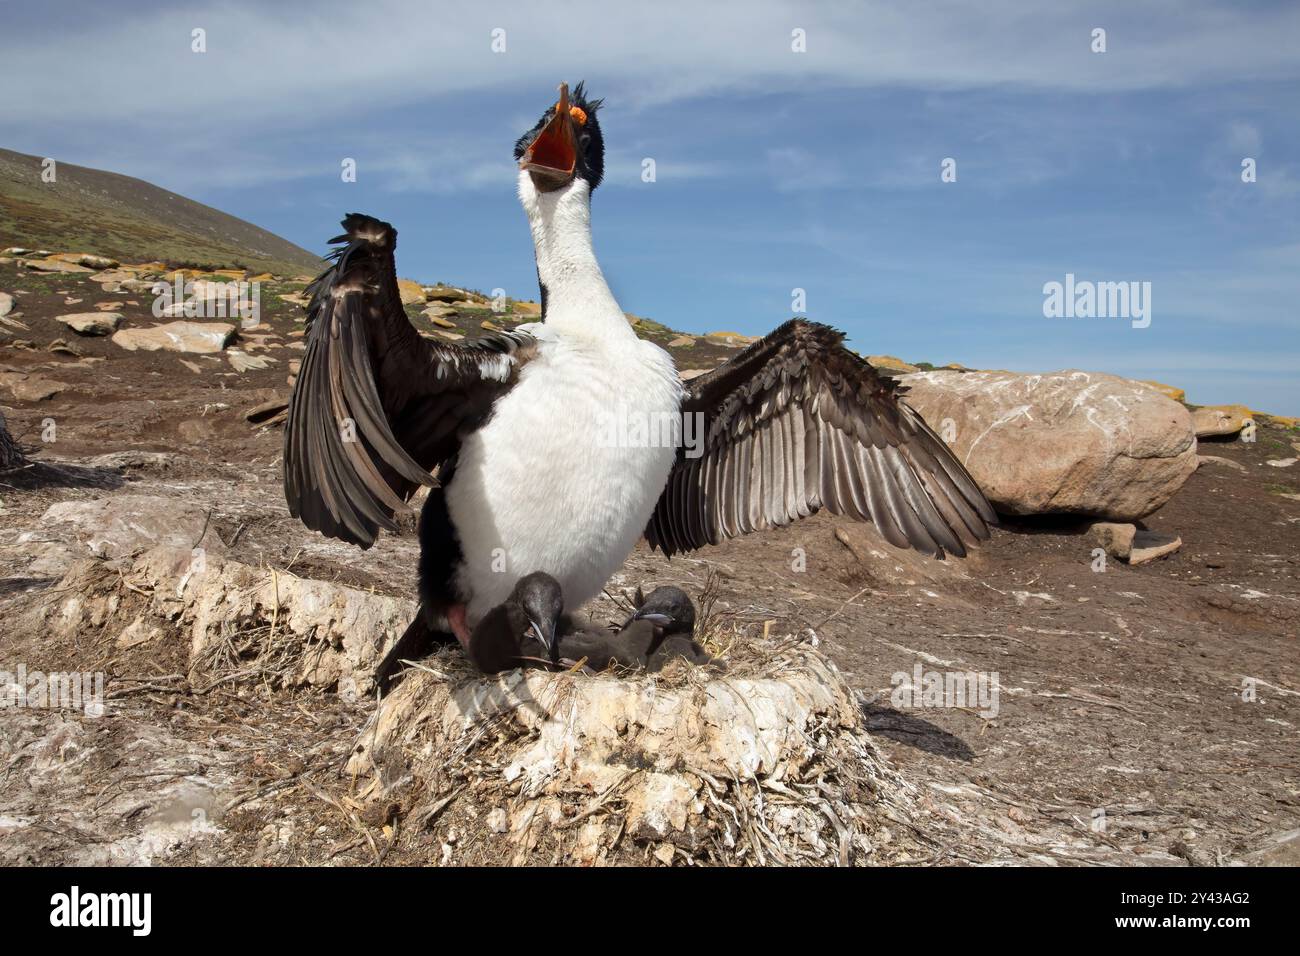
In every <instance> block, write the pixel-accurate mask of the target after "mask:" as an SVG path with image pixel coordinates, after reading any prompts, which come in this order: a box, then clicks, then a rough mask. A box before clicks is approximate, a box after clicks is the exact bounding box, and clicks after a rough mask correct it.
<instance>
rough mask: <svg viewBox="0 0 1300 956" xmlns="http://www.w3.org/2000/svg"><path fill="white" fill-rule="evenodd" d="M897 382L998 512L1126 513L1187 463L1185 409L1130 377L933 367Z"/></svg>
mask: <svg viewBox="0 0 1300 956" xmlns="http://www.w3.org/2000/svg"><path fill="white" fill-rule="evenodd" d="M899 381H900V382H902V383H904V384H905V385H907V386H908V388H909V390H908V392H907V395H906V398H907V401H908V402H909V404H911V405H912V407H913V408H915V409H916V410H917V411H918V412H920V413H921V414H922V415H923V416H925V419H926V421H927V422H929V424H930V426H931V427H932V428H934V429H935V430H936V431H938V432H939V434H940V435H942V436H943V437H944V439H945V440H946V441H948V443H949V444H950V445H951V446H952V448H953V450H954V451H955V452H956V454H957V457H958V458H959V459H960V460H961V461H962V463H963V464H965V465H966V467H967V468H968V469H969V470H970V472H971V474H972V475H973V476H974V477H975V480H976V481H977V482H979V485H980V487H981V488H982V489H983V490H984V493H985V494H986V495H987V496H988V498H989V501H991V502H992V503H993V505H994V506H995V507H996V508H997V509H998V510H999V511H1002V512H1004V513H1006V514H1021V515H1026V514H1046V513H1065V514H1084V515H1094V516H1096V517H1098V518H1108V519H1110V520H1113V521H1135V520H1137V519H1138V518H1142V517H1144V516H1145V515H1148V514H1150V513H1151V512H1153V511H1155V510H1156V509H1157V508H1159V507H1160V506H1161V505H1163V504H1164V503H1165V502H1166V501H1168V500H1169V499H1170V498H1171V497H1173V495H1174V492H1176V491H1177V490H1178V489H1179V488H1180V487H1182V484H1183V482H1184V481H1186V480H1187V478H1188V477H1189V476H1190V475H1191V474H1192V472H1193V471H1195V470H1196V437H1195V435H1194V434H1193V432H1192V422H1191V416H1190V415H1188V413H1187V409H1185V408H1184V407H1183V406H1182V405H1180V404H1178V403H1177V402H1175V401H1172V400H1171V399H1169V398H1166V397H1165V396H1163V395H1161V394H1160V393H1158V392H1156V391H1155V390H1153V389H1151V388H1150V387H1148V386H1146V385H1143V384H1141V383H1138V382H1132V381H1129V380H1127V379H1122V378H1118V377H1116V376H1114V375H1105V374H1102V373H1100V372H1080V371H1075V370H1066V371H1061V372H1051V373H1045V374H1036V375H1025V374H1018V373H1014V372H950V371H945V370H936V371H933V372H918V373H916V374H913V375H904V376H902V377H901V378H900V379H899Z"/></svg>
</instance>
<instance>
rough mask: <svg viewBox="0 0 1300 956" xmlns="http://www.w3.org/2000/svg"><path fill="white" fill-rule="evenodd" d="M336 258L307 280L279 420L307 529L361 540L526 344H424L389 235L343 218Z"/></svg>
mask: <svg viewBox="0 0 1300 956" xmlns="http://www.w3.org/2000/svg"><path fill="white" fill-rule="evenodd" d="M343 229H344V234H343V235H341V236H339V237H337V238H336V239H334V240H333V241H334V243H335V244H338V245H340V248H339V249H337V250H336V251H335V252H334V253H333V254H332V258H333V259H334V265H332V266H331V267H330V268H329V269H327V270H326V271H325V272H324V273H323V274H322V275H321V276H320V277H319V278H318V279H317V280H316V281H315V282H313V283H312V284H311V286H309V287H308V293H309V295H310V297H311V301H310V305H309V306H308V316H307V336H306V346H307V347H306V351H305V352H304V353H303V359H302V367H301V368H300V369H299V372H298V378H297V381H296V382H295V383H294V388H293V393H292V395H291V396H290V398H289V414H288V418H287V420H286V422H285V438H284V490H285V499H286V500H287V501H288V504H289V512H290V514H292V515H294V516H295V517H297V518H300V519H301V520H302V522H303V523H304V524H305V525H307V527H309V528H312V529H314V530H317V531H320V532H321V533H322V534H325V535H327V536H329V537H333V538H341V539H343V540H345V541H350V542H352V543H354V544H359V545H361V546H362V547H370V545H372V544H373V543H374V541H375V538H376V537H377V536H378V533H379V529H381V528H383V529H387V530H390V531H391V530H395V529H396V527H397V523H396V517H397V515H399V514H402V513H404V512H406V511H407V510H408V508H407V504H406V502H407V501H408V500H409V499H410V497H411V495H412V494H413V493H414V491H415V489H416V488H418V487H419V486H420V485H432V484H434V483H435V479H434V477H433V475H432V472H433V470H434V469H435V468H437V467H439V466H440V465H441V464H443V463H444V462H446V461H448V460H449V459H451V458H452V457H454V455H455V454H456V451H457V449H458V448H459V444H460V439H461V437H462V436H463V435H464V434H466V433H467V432H468V431H471V430H473V429H474V428H476V427H478V425H480V424H481V423H482V422H484V421H486V419H487V417H488V415H489V414H490V413H491V408H492V403H493V402H495V401H496V399H497V398H498V397H499V396H500V395H501V394H503V393H504V392H505V391H506V390H507V389H509V387H510V386H511V385H512V384H513V382H514V380H515V378H516V376H517V372H518V367H519V366H520V365H522V364H523V363H524V362H526V361H527V360H528V359H529V358H531V356H532V355H533V354H534V351H535V348H536V341H535V340H534V339H533V338H532V337H531V336H529V335H527V334H525V333H519V332H505V333H500V334H498V335H496V336H494V337H491V338H488V339H485V340H482V341H480V342H477V343H474V344H473V345H468V346H454V345H451V344H450V343H447V344H442V343H434V342H430V341H428V340H427V339H425V338H423V337H422V336H421V335H420V334H419V332H417V331H416V329H415V326H413V325H412V324H411V322H410V320H409V319H408V318H407V317H406V311H405V309H404V308H403V307H402V303H401V296H400V294H399V292H398V288H397V272H396V265H395V261H394V258H393V253H394V250H395V249H396V248H397V231H396V230H395V229H393V227H392V226H390V225H389V224H388V223H385V222H380V221H379V220H377V219H372V218H370V217H369V216H362V215H358V214H356V213H353V214H352V215H349V216H348V217H347V218H346V219H344V220H343Z"/></svg>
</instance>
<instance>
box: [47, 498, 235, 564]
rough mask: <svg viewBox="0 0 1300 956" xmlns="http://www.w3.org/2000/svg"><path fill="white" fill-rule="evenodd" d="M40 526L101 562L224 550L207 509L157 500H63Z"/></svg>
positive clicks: (48, 509)
mask: <svg viewBox="0 0 1300 956" xmlns="http://www.w3.org/2000/svg"><path fill="white" fill-rule="evenodd" d="M41 526H42V528H43V529H45V536H46V537H47V538H48V537H50V536H52V535H53V536H55V537H60V536H63V537H70V538H72V539H74V540H76V541H79V542H80V543H81V544H82V545H84V546H85V547H86V549H87V550H88V551H89V552H90V553H91V554H93V555H95V556H96V557H100V558H114V557H126V556H129V555H131V554H133V553H135V552H138V551H144V550H147V549H149V548H154V547H157V546H158V545H167V546H170V547H173V548H184V549H186V550H189V549H191V548H196V547H200V546H201V547H203V548H204V549H205V550H207V551H213V552H219V551H222V550H224V549H225V548H224V545H222V543H221V539H220V538H219V537H218V536H217V534H216V531H215V530H214V529H213V528H212V527H211V521H210V517H209V515H208V513H207V511H206V510H205V509H203V508H201V507H200V506H199V505H197V504H192V503H190V502H186V501H182V500H180V499H177V498H163V497H159V496H157V495H112V496H109V497H106V498H97V499H94V500H91V501H63V502H60V503H58V504H54V505H51V506H50V507H49V508H47V509H46V511H45V514H44V515H42V517H41Z"/></svg>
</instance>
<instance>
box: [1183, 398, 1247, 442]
mask: <svg viewBox="0 0 1300 956" xmlns="http://www.w3.org/2000/svg"><path fill="white" fill-rule="evenodd" d="M1252 420H1253V416H1252V414H1251V411H1250V409H1249V408H1247V407H1246V406H1245V405H1203V406H1202V407H1200V408H1198V409H1196V410H1195V411H1194V412H1192V428H1193V429H1195V431H1196V437H1197V438H1220V437H1225V436H1228V435H1235V434H1237V432H1239V431H1241V430H1242V429H1243V428H1245V427H1246V422H1248V421H1252Z"/></svg>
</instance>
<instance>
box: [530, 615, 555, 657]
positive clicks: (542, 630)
mask: <svg viewBox="0 0 1300 956" xmlns="http://www.w3.org/2000/svg"><path fill="white" fill-rule="evenodd" d="M528 633H529V634H531V635H532V636H533V637H535V638H537V640H539V641H541V642H542V647H544V648H546V652H547V653H548V654H550V655H551V656H552V657H553V656H555V626H554V625H550V626H549V627H543V626H542V625H541V624H538V623H537V621H535V620H533V619H532V618H529V619H528Z"/></svg>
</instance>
